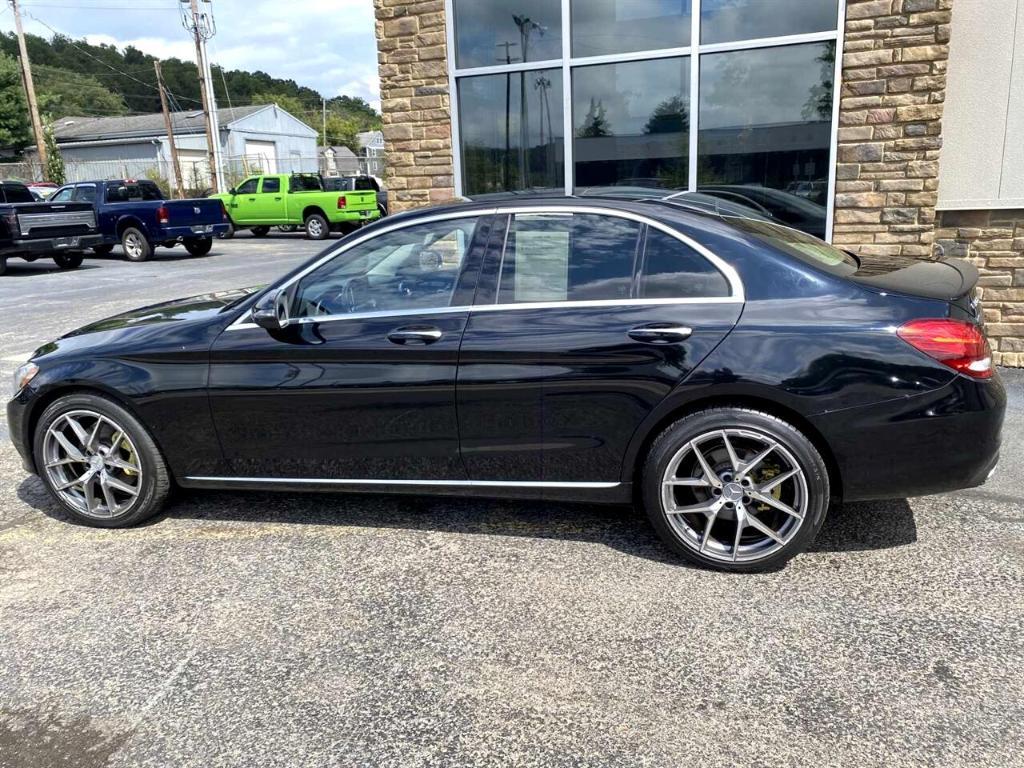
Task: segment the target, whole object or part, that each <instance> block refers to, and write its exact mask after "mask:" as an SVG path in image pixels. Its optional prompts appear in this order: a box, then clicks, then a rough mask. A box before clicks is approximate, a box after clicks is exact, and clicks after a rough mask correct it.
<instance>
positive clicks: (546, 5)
mask: <svg viewBox="0 0 1024 768" xmlns="http://www.w3.org/2000/svg"><path fill="white" fill-rule="evenodd" d="M630 1H631V2H632V0H630ZM506 44H507V45H506ZM455 52H456V59H457V60H458V63H459V67H489V66H493V65H494V64H498V63H501V64H511V63H512V62H516V61H545V60H547V59H557V58H559V57H560V56H561V55H562V8H561V4H560V3H558V2H555V0H516V2H515V3H509V2H508V0H455Z"/></svg>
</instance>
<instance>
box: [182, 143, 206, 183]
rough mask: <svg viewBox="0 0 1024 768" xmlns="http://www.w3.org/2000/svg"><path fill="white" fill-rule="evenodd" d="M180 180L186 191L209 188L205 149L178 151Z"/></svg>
mask: <svg viewBox="0 0 1024 768" xmlns="http://www.w3.org/2000/svg"><path fill="white" fill-rule="evenodd" d="M178 162H179V163H181V178H182V181H183V182H184V187H185V188H186V189H202V188H203V187H208V186H210V159H209V157H207V155H206V150H205V149H179V150H178Z"/></svg>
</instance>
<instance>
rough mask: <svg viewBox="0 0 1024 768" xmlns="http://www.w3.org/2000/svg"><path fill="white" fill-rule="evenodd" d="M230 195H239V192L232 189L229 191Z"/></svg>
mask: <svg viewBox="0 0 1024 768" xmlns="http://www.w3.org/2000/svg"><path fill="white" fill-rule="evenodd" d="M228 194H229V195H237V194H238V190H237V189H235V188H234V187H232V188H231V189H229V190H228Z"/></svg>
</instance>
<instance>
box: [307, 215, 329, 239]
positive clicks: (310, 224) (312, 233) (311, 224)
mask: <svg viewBox="0 0 1024 768" xmlns="http://www.w3.org/2000/svg"><path fill="white" fill-rule="evenodd" d="M303 226H304V227H305V229H306V239H307V240H326V239H327V238H328V237H330V236H331V225H330V224H328V223H327V218H326V217H325V216H324V215H323V214H322V213H311V214H309V216H307V217H306V220H305V222H304V223H303Z"/></svg>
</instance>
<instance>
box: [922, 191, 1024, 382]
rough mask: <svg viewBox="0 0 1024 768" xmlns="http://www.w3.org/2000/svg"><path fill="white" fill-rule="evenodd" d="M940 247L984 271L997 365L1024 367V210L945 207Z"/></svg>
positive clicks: (938, 234) (985, 306)
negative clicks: (971, 209)
mask: <svg viewBox="0 0 1024 768" xmlns="http://www.w3.org/2000/svg"><path fill="white" fill-rule="evenodd" d="M935 242H936V246H937V248H936V250H939V249H941V251H942V253H943V254H944V255H945V256H959V257H961V258H966V259H969V260H970V261H971V262H973V263H974V264H975V265H976V266H977V267H978V270H979V271H980V272H981V278H980V280H979V283H980V285H981V291H980V292H981V299H982V308H983V310H984V312H985V324H986V328H987V331H988V336H989V341H990V342H991V344H992V351H993V358H994V359H995V362H996V364H997V365H1007V366H1024V210H1004V211H942V212H941V213H940V214H939V223H938V230H937V231H936V233H935Z"/></svg>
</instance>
